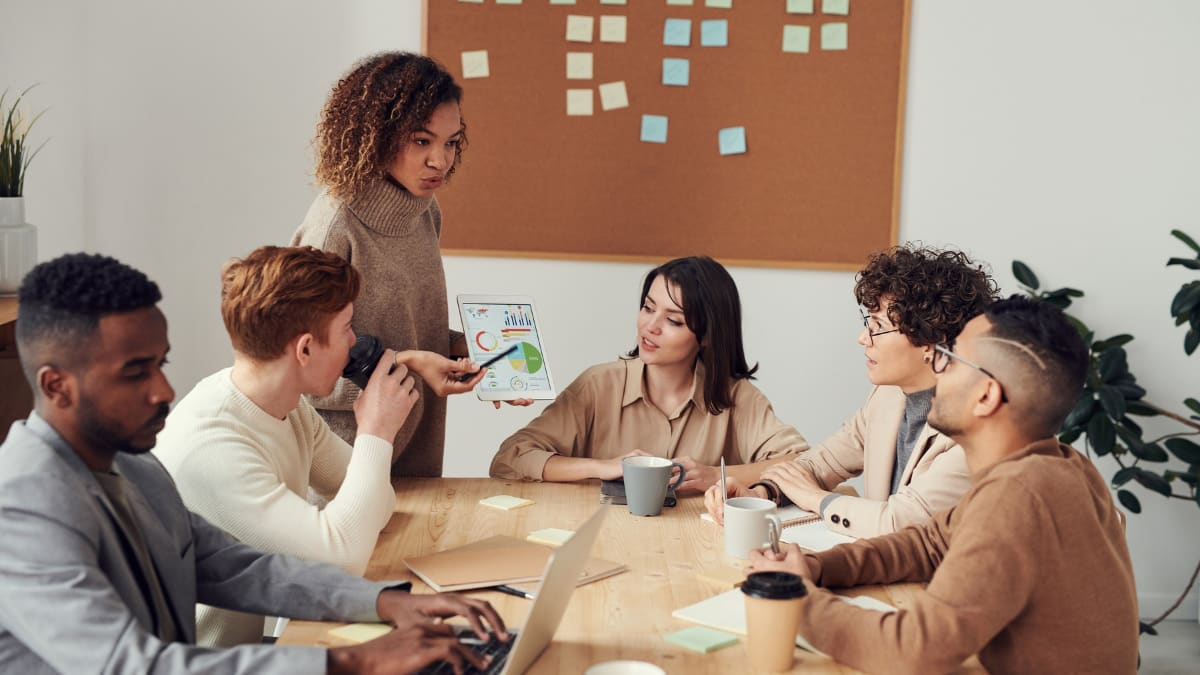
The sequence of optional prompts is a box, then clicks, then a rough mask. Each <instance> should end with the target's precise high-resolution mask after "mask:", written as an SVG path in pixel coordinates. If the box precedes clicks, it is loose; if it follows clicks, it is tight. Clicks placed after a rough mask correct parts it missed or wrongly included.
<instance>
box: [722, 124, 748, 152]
mask: <svg viewBox="0 0 1200 675" xmlns="http://www.w3.org/2000/svg"><path fill="white" fill-rule="evenodd" d="M717 146H718V148H719V149H720V151H721V154H722V155H741V154H745V152H746V127H728V128H725V129H721V130H720V131H718V132H717Z"/></svg>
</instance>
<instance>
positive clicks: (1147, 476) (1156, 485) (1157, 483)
mask: <svg viewBox="0 0 1200 675" xmlns="http://www.w3.org/2000/svg"><path fill="white" fill-rule="evenodd" d="M1133 479H1134V480H1136V481H1137V482H1138V483H1139V484H1141V486H1142V487H1144V488H1146V489H1147V490H1152V491H1154V492H1157V493H1158V494H1160V495H1162V496H1164V497H1170V496H1171V484H1170V483H1168V482H1167V479H1166V478H1163V477H1162V476H1160V475H1158V474H1156V473H1154V472H1153V471H1146V470H1145V469H1138V470H1137V473H1136V474H1134V476H1133Z"/></svg>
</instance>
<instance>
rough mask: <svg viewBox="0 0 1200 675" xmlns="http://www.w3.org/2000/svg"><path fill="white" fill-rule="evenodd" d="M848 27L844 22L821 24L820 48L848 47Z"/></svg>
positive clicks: (829, 49) (827, 49) (835, 48)
mask: <svg viewBox="0 0 1200 675" xmlns="http://www.w3.org/2000/svg"><path fill="white" fill-rule="evenodd" d="M849 32H850V31H849V27H848V26H847V25H846V24H844V23H827V24H824V25H822V26H821V49H824V50H826V51H832V50H843V49H849V46H850V45H849V35H848V34H849Z"/></svg>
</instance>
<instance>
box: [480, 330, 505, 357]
mask: <svg viewBox="0 0 1200 675" xmlns="http://www.w3.org/2000/svg"><path fill="white" fill-rule="evenodd" d="M475 346H477V347H479V348H480V349H481V350H483V351H485V352H493V351H496V347H499V346H500V340H499V339H498V338H496V336H495V335H492V334H491V333H489V332H487V331H486V330H481V331H479V332H478V333H476V334H475Z"/></svg>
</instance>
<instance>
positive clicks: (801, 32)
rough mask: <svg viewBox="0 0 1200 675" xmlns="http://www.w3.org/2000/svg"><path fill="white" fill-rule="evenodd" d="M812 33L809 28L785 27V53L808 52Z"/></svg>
mask: <svg viewBox="0 0 1200 675" xmlns="http://www.w3.org/2000/svg"><path fill="white" fill-rule="evenodd" d="M811 35H812V31H811V29H810V28H809V27H808V26H784V27H783V51H785V52H792V53H794V54H803V53H807V52H808V43H809V39H810V37H811Z"/></svg>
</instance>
